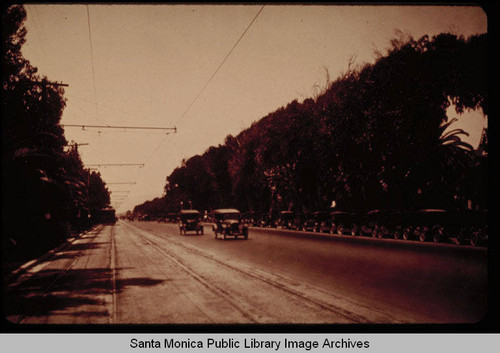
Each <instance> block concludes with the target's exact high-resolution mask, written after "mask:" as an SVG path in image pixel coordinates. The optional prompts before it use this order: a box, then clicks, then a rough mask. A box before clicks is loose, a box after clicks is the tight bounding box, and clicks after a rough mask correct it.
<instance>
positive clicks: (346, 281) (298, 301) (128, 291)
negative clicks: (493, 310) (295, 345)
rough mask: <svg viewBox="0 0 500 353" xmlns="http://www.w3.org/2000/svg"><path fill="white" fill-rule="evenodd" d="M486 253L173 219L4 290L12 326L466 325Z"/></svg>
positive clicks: (92, 236) (105, 238)
mask: <svg viewBox="0 0 500 353" xmlns="http://www.w3.org/2000/svg"><path fill="white" fill-rule="evenodd" d="M486 283H487V266H486V250H485V249H476V248H471V247H463V246H462V247H460V246H452V245H442V244H437V245H436V244H420V243H408V242H404V241H396V240H380V239H354V238H352V237H347V236H342V237H341V236H323V237H317V236H308V235H306V234H305V233H303V232H282V231H273V230H260V229H251V230H250V234H249V239H248V240H243V239H237V240H233V239H228V240H222V239H215V238H214V236H213V232H212V231H211V228H210V226H205V234H204V235H195V234H188V235H180V234H179V231H178V227H177V226H176V225H174V224H164V223H156V222H124V221H119V222H118V223H117V224H116V225H114V226H101V227H99V228H96V229H94V230H93V231H91V232H89V233H87V234H85V235H84V236H82V237H81V238H79V239H78V240H76V241H75V242H73V243H72V244H71V245H70V246H69V247H67V248H66V249H64V250H60V251H58V252H56V253H55V254H54V256H52V257H51V258H49V259H47V260H45V261H43V262H41V263H39V264H37V265H36V266H34V267H32V268H31V269H30V270H29V271H27V272H26V273H24V274H23V275H22V276H20V277H19V278H17V279H16V281H14V282H13V283H11V284H10V285H9V286H8V287H7V291H6V293H5V294H6V297H5V299H6V300H5V302H6V306H5V311H6V312H7V315H8V319H9V320H11V321H12V322H19V323H96V324H99V323H111V324H113V323H134V324H141V323H163V324H171V323H173V324H181V323H204V324H209V323H228V324H232V323H340V324H343V323H473V322H476V321H477V320H479V319H481V317H482V316H483V313H484V312H485V311H486Z"/></svg>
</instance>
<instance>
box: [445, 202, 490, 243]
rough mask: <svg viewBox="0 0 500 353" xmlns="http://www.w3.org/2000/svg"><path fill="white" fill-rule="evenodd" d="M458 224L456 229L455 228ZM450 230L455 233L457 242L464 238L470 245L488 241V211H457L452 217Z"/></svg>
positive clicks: (464, 241) (461, 241) (462, 240)
mask: <svg viewBox="0 0 500 353" xmlns="http://www.w3.org/2000/svg"><path fill="white" fill-rule="evenodd" d="M457 225H459V226H458V229H456V228H457ZM452 230H453V231H454V232H455V234H456V239H457V243H458V244H465V243H466V240H468V243H469V244H470V245H472V246H477V245H479V244H486V243H487V242H488V212H487V211H485V210H463V211H457V214H456V215H454V217H453V223H452Z"/></svg>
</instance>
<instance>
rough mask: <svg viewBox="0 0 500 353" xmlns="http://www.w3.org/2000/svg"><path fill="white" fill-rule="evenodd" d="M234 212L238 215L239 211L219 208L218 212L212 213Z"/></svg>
mask: <svg viewBox="0 0 500 353" xmlns="http://www.w3.org/2000/svg"><path fill="white" fill-rule="evenodd" d="M235 212H238V213H240V211H238V210H237V209H235V208H219V209H218V210H215V211H214V213H235Z"/></svg>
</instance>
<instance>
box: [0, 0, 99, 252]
mask: <svg viewBox="0 0 500 353" xmlns="http://www.w3.org/2000/svg"><path fill="white" fill-rule="evenodd" d="M25 19H26V11H25V9H24V7H23V6H21V5H14V6H10V7H8V8H7V9H5V10H4V12H3V13H2V55H3V61H2V151H3V153H2V178H3V179H2V182H3V198H4V200H3V202H4V204H3V210H2V216H3V222H2V223H3V225H4V231H3V232H2V239H3V242H4V244H6V243H8V244H16V245H18V246H19V245H20V244H24V245H26V246H27V247H31V248H36V246H35V245H37V244H38V245H40V246H49V245H50V244H53V242H55V241H58V240H61V239H63V238H64V237H65V236H67V235H68V231H69V229H70V228H71V227H75V226H78V224H77V223H78V222H77V220H76V218H77V217H78V216H81V215H82V210H86V213H85V214H88V212H89V210H90V211H91V210H92V209H93V208H101V207H104V206H106V205H109V193H108V191H107V189H106V187H105V184H104V182H103V181H102V179H101V177H100V175H99V174H98V173H94V172H93V173H90V172H89V171H88V170H86V169H84V167H83V163H82V161H81V159H80V155H79V153H78V149H77V146H68V142H67V140H66V138H65V136H64V129H63V128H62V127H61V125H60V120H61V116H62V113H63V110H64V108H65V104H66V100H65V99H64V90H63V88H62V87H61V86H60V85H54V84H53V83H52V82H50V81H49V79H48V78H47V77H43V76H40V75H38V74H37V71H38V70H37V68H36V67H34V66H32V65H31V63H30V62H29V61H28V60H26V59H25V58H24V57H23V55H22V52H21V48H22V46H23V44H24V43H25V40H26V39H25V36H26V33H27V32H26V28H25V27H24V21H25ZM35 243H36V244H35ZM4 248H5V247H4Z"/></svg>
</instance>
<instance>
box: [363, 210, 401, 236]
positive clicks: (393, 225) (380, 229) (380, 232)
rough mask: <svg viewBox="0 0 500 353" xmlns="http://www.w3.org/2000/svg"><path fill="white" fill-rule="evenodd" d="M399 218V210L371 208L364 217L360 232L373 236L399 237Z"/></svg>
mask: <svg viewBox="0 0 500 353" xmlns="http://www.w3.org/2000/svg"><path fill="white" fill-rule="evenodd" d="M400 218H401V217H400V212H399V211H396V210H371V211H369V212H367V213H366V215H365V217H364V222H363V226H362V232H363V234H364V235H366V236H371V237H373V238H385V237H396V236H397V237H399V234H400V233H401V231H400V228H398V223H399V221H400ZM398 230H399V231H398ZM395 234H396V235H395Z"/></svg>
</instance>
